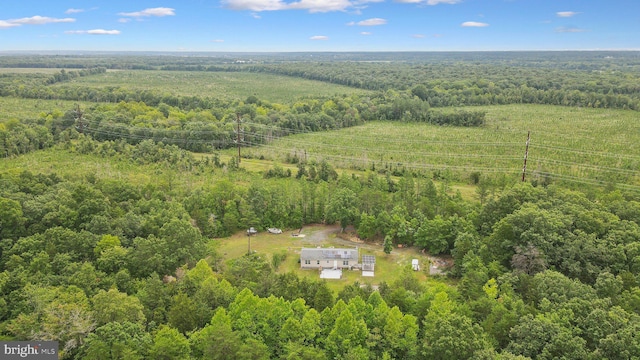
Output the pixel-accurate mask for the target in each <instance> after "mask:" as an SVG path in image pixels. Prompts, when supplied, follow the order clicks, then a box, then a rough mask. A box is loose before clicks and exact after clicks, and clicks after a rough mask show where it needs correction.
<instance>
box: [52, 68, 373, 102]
mask: <svg viewBox="0 0 640 360" xmlns="http://www.w3.org/2000/svg"><path fill="white" fill-rule="evenodd" d="M72 85H80V86H89V87H95V88H103V87H109V86H110V87H122V88H126V89H129V90H155V91H158V92H166V93H167V94H171V95H186V96H200V97H213V98H217V99H222V100H237V99H238V100H244V99H246V98H247V96H249V95H255V96H257V97H258V98H260V99H264V100H267V101H271V102H292V101H295V100H296V99H298V98H300V97H305V96H324V95H327V96H328V95H335V94H353V93H368V91H366V90H360V89H354V88H351V87H347V86H342V85H336V84H330V83H327V82H322V81H315V80H305V79H299V78H294V77H289V76H283V75H271V74H259V73H244V72H203V71H198V72H196V71H149V70H138V71H136V70H117V71H108V72H107V73H105V74H100V75H94V76H86V77H82V78H76V79H74V80H72V81H70V82H65V83H61V84H57V85H55V86H65V87H66V86H72ZM55 86H54V87H55Z"/></svg>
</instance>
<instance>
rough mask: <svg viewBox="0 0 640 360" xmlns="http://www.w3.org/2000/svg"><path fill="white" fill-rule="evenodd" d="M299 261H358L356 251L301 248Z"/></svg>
mask: <svg viewBox="0 0 640 360" xmlns="http://www.w3.org/2000/svg"><path fill="white" fill-rule="evenodd" d="M300 259H301V260H356V261H357V260H358V249H338V248H303V249H302V250H300Z"/></svg>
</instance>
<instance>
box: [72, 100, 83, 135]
mask: <svg viewBox="0 0 640 360" xmlns="http://www.w3.org/2000/svg"><path fill="white" fill-rule="evenodd" d="M73 112H74V114H75V120H76V129H78V132H80V134H84V122H83V118H82V117H83V116H84V112H82V110H81V109H80V105H79V104H76V108H75V110H74V111H73Z"/></svg>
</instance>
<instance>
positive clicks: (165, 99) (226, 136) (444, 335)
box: [0, 52, 640, 360]
mask: <svg viewBox="0 0 640 360" xmlns="http://www.w3.org/2000/svg"><path fill="white" fill-rule="evenodd" d="M554 55H555V56H558V57H559V58H560V59H561V60H562V61H559V60H558V61H557V63H556V62H555V61H551V60H545V56H542V55H540V54H537V55H531V54H519V53H517V54H511V57H510V56H506V55H505V54H483V56H480V55H478V54H457V55H451V56H450V57H446V58H445V59H444V60H443V58H441V57H442V56H444V55H443V54H435V55H433V56H434V59H432V60H425V59H424V54H406V55H405V56H406V57H405V58H404V61H403V62H399V63H398V64H395V65H393V66H390V65H389V64H385V63H382V62H378V61H385V60H388V59H387V58H386V56H388V55H387V54H378V55H372V56H379V57H380V58H374V59H375V60H376V61H375V62H371V63H363V62H361V61H360V60H363V58H362V57H363V56H364V55H362V54H350V55H348V54H339V55H336V56H338V57H340V58H339V59H338V60H336V59H334V60H331V59H330V57H331V56H332V54H326V55H325V56H326V57H327V58H324V59H321V60H320V61H323V62H324V63H326V64H325V65H322V67H321V66H310V65H309V63H307V62H305V61H304V56H305V55H304V54H290V56H289V57H286V61H285V60H282V59H281V56H282V55H277V54H269V55H266V54H265V55H263V57H259V56H258V57H255V59H256V60H252V61H250V62H244V63H242V64H235V63H234V61H235V59H236V57H233V56H231V55H229V57H222V58H214V59H208V58H201V57H198V56H194V57H184V58H183V57H181V58H172V57H162V56H150V57H145V56H140V57H127V56H124V57H91V58H84V57H80V56H59V57H55V56H53V57H49V56H42V57H40V56H28V57H22V58H21V57H11V56H7V57H0V64H2V66H5V67H24V68H34V67H35V68H47V67H54V68H61V67H63V68H66V69H67V70H60V71H58V70H55V72H49V73H37V72H34V73H25V74H17V73H15V74H14V73H0V95H1V96H3V97H11V98H25V99H31V98H39V99H70V100H82V101H89V102H90V105H86V106H84V105H83V106H80V105H77V106H75V107H73V108H68V109H67V110H66V111H59V110H56V111H54V110H50V111H47V110H42V111H40V110H41V109H39V111H40V112H39V114H38V115H37V116H33V117H28V118H21V119H16V118H12V119H6V118H3V119H1V120H0V153H1V154H2V159H1V160H0V161H2V162H4V163H5V164H9V163H10V162H11V164H17V165H7V166H6V167H4V165H3V167H2V168H1V169H3V170H0V339H2V340H7V341H8V340H32V339H36V340H55V341H59V344H60V357H61V358H62V359H143V358H148V359H560V358H562V359H594V360H595V359H634V358H640V338H638V336H637V334H638V333H639V332H640V193H639V192H637V191H633V190H622V189H616V187H615V185H612V186H609V187H606V186H605V187H601V186H596V185H594V186H584V187H583V188H582V189H581V190H580V191H576V190H572V189H569V188H567V187H564V186H562V184H555V183H552V182H539V181H535V182H534V181H529V182H523V181H521V180H520V178H515V177H510V176H506V175H504V174H501V173H482V174H481V173H477V172H476V173H471V174H466V175H467V176H466V179H469V180H468V183H469V184H470V186H471V189H472V195H471V196H469V195H467V196H463V195H462V194H461V192H460V191H455V190H453V185H454V184H452V183H451V179H450V178H448V177H446V176H441V177H438V176H435V174H436V173H437V171H436V170H433V171H402V172H395V173H393V172H389V171H384V169H375V170H372V169H365V170H364V171H346V170H345V169H338V168H336V166H335V164H332V163H331V162H328V161H324V160H322V161H316V160H307V159H305V158H295V159H290V161H289V162H290V165H292V167H287V168H286V169H285V168H283V167H282V166H281V165H279V164H277V163H274V164H272V165H270V166H269V170H267V171H250V170H248V169H247V168H245V167H243V166H242V160H244V159H241V158H239V157H235V156H229V155H228V154H229V153H225V156H221V153H220V151H223V150H224V149H226V148H232V147H234V146H235V145H237V144H236V143H234V140H237V139H238V138H239V135H242V141H243V142H244V143H246V145H249V144H251V145H252V146H256V147H259V146H263V145H265V144H269V142H270V141H271V140H272V139H275V138H278V137H284V136H290V135H295V134H296V132H321V131H328V130H335V129H342V128H350V127H356V126H359V125H361V124H363V123H368V122H372V121H377V120H391V121H399V122H415V123H418V124H423V125H424V126H446V127H451V128H453V127H465V128H469V129H471V130H473V129H474V128H478V127H482V126H484V117H485V113H484V112H483V111H478V110H477V109H475V108H474V107H466V108H458V109H452V108H443V106H451V105H456V106H457V105H473V104H476V102H477V104H478V105H480V103H482V102H484V101H488V102H489V103H491V104H501V103H513V102H516V103H519V102H527V103H542V104H557V105H560V104H562V105H571V106H589V107H612V108H624V109H626V110H627V111H635V110H638V109H639V108H638V104H639V101H640V95H639V94H640V91H639V89H638V85H637V84H638V82H637V80H638V77H639V75H638V61H639V58H638V55H637V54H636V53H611V54H609V53H595V52H594V53H588V54H582V53H579V54H577V55H574V54H565V53H558V54H554ZM610 55H611V56H613V59H608V58H607V59H605V58H604V57H605V56H610ZM245 56H249V55H245ZM421 56H422V57H421ZM567 59H568V60H567ZM507 62H510V64H511V65H514V64H515V65H517V66H509V64H507ZM625 65H628V67H625ZM116 66H120V67H126V68H131V69H134V68H135V69H141V71H150V70H158V69H160V68H164V70H165V71H178V70H189V71H196V69H195V68H194V69H191V68H190V67H204V68H201V69H198V70H200V71H231V70H232V69H231V67H233V68H234V69H233V70H232V71H250V72H272V73H276V74H280V75H286V76H299V77H305V78H312V79H316V80H322V81H329V82H334V83H341V84H346V85H349V86H352V87H365V88H368V89H372V90H373V91H372V92H371V94H370V95H369V96H367V95H362V94H345V95H332V96H318V97H305V98H299V99H297V100H296V101H294V102H292V103H287V104H280V103H276V102H270V101H267V100H264V99H260V98H258V97H256V96H255V95H253V94H247V95H246V96H244V97H242V98H240V99H236V100H223V99H217V98H213V97H208V96H202V95H201V94H194V95H193V96H190V97H186V96H182V95H175V94H170V93H166V92H165V91H163V90H162V89H160V90H149V91H147V92H139V91H136V90H135V89H131V88H127V87H125V86H123V87H121V88H111V87H103V88H97V87H95V88H91V87H83V86H81V85H78V84H76V83H74V81H76V80H78V79H82V78H85V77H95V76H102V75H104V74H105V73H107V71H108V70H107V69H114V68H116ZM236 67H237V68H236ZM323 68H324V71H323V70H322V69H323ZM387 68H388V69H387ZM376 69H377V70H376ZM445 69H447V70H446V71H445ZM624 69H626V70H624ZM374 70H375V71H381V72H380V73H379V74H380V76H378V75H376V73H375V72H374ZM301 71H304V74H303V73H301ZM316 71H317V72H316ZM412 73H413V74H414V75H411V74H412ZM364 74H368V75H369V76H372V79H373V80H371V81H368V80H367V81H365V83H366V86H365V84H364V83H363V84H357V83H350V82H351V80H350V79H355V78H362V76H364ZM361 75H362V76H361ZM436 75H437V76H436ZM585 79H589V81H591V82H593V84H587V83H585V82H584V81H583V80H585ZM483 99H484V100H483ZM599 100H602V101H604V102H599V103H598V102H597V101H599ZM583 101H584V103H583ZM240 124H241V125H240ZM394 124H395V123H394ZM239 131H240V132H241V134H239V133H238V132H239ZM194 152H198V153H194ZM51 154H56V156H60V157H64V158H69V159H73V160H74V161H76V162H77V163H78V164H79V165H77V166H78V169H76V172H77V174H75V175H63V174H61V173H59V172H57V171H52V170H51V168H49V169H48V170H45V169H44V168H39V167H38V166H32V164H34V162H33V161H32V160H28V159H29V158H28V157H27V156H29V155H35V156H43V157H45V156H50V155H51ZM231 154H233V153H231ZM234 155H235V154H234ZM22 159H25V160H24V161H23V162H21V161H22ZM83 161H87V162H94V163H97V164H103V163H109V164H122V166H126V167H127V168H130V169H138V170H136V171H138V172H139V173H140V174H142V173H144V174H145V175H148V176H149V178H150V180H146V181H145V180H140V179H142V177H140V179H138V180H137V181H132V180H131V178H123V177H113V176H108V175H105V174H103V173H97V172H91V171H88V172H87V171H85V170H83V169H81V168H80V167H81V165H80V164H82V163H83ZM292 168H293V169H294V170H291V169H292ZM630 171H631V170H630ZM177 174H184V176H185V177H189V178H190V179H191V181H190V182H189V183H188V184H185V183H181V182H179V181H177V180H176V178H177V177H178V176H179V175H177ZM308 224H338V225H339V227H340V228H341V229H343V230H345V229H352V230H351V231H353V232H354V233H355V234H357V236H358V237H359V238H360V239H362V240H363V241H366V242H367V243H370V244H379V245H380V247H381V248H382V246H383V245H382V244H385V247H388V248H389V252H391V249H392V248H397V246H398V245H401V246H402V247H410V248H416V249H419V250H421V251H424V252H426V253H428V254H431V255H439V256H445V257H447V258H451V259H452V261H453V266H452V267H451V268H450V269H449V270H448V272H447V273H446V274H445V275H441V276H430V277H428V278H427V280H426V281H425V280H419V278H418V277H417V275H416V273H415V272H414V271H412V270H411V268H410V267H404V266H398V269H397V278H396V280H394V281H392V282H381V283H379V284H376V285H375V287H374V286H373V285H372V284H370V283H367V284H365V283H359V282H355V283H352V284H348V285H346V286H344V287H343V288H341V289H340V290H339V291H334V290H332V288H331V287H330V284H329V283H328V282H327V281H326V280H320V279H315V278H314V279H311V278H309V277H305V276H301V275H300V273H299V272H295V271H283V268H282V262H283V261H284V260H285V258H287V257H289V258H290V257H295V256H297V255H296V254H295V253H294V252H291V253H261V252H248V253H247V254H246V255H244V256H240V257H237V258H233V259H228V258H226V257H225V255H226V254H224V253H223V252H222V251H220V249H219V242H220V239H223V238H228V237H230V236H233V235H234V234H237V233H239V232H244V231H245V230H246V229H247V228H248V227H255V228H256V229H259V230H261V231H262V230H265V229H266V228H268V227H278V228H282V229H299V228H301V227H302V226H306V225H308ZM385 252H386V251H385Z"/></svg>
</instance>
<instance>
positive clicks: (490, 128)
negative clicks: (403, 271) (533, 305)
mask: <svg viewBox="0 0 640 360" xmlns="http://www.w3.org/2000/svg"><path fill="white" fill-rule="evenodd" d="M477 109H479V110H484V111H486V112H487V115H486V125H485V126H484V127H480V128H462V127H442V126H434V125H429V124H422V123H405V122H378V121H375V122H369V123H367V124H365V125H363V126H357V127H352V128H346V129H341V130H338V131H331V132H317V133H305V134H297V135H294V136H289V137H285V138H280V139H278V140H276V141H274V142H272V143H271V144H269V145H268V146H262V147H255V148H251V149H246V150H245V154H247V156H251V157H256V158H262V157H264V158H272V159H279V160H280V161H284V160H286V159H287V158H289V159H291V158H294V157H297V158H299V159H303V158H305V157H306V158H307V159H327V160H330V161H331V162H334V163H336V164H339V166H341V167H351V168H361V169H373V168H376V169H381V168H388V169H391V170H394V171H397V170H398V169H400V170H401V169H403V168H406V169H416V170H428V171H436V172H439V173H443V174H444V173H446V172H447V171H448V170H449V171H450V172H451V174H452V176H454V177H455V176H456V175H455V174H466V175H468V174H469V173H472V172H480V173H483V174H484V173H504V174H509V175H511V176H518V174H520V173H521V172H522V168H523V159H524V153H525V148H526V146H525V145H526V141H527V134H528V133H530V136H531V138H530V145H529V154H528V159H527V173H528V176H529V177H530V179H531V178H533V179H536V178H537V179H538V181H548V180H549V179H551V180H563V179H564V180H571V181H574V182H585V183H599V184H607V183H609V182H611V183H618V184H628V185H630V187H633V188H635V189H638V187H639V186H640V171H639V170H638V169H640V145H638V141H639V140H640V139H639V138H640V123H638V121H637V119H638V115H637V113H636V112H634V111H623V110H607V109H584V108H571V107H558V106H545V105H505V106H488V107H479V108H477ZM466 175H463V176H466ZM457 176H460V175H457ZM461 180H464V179H461Z"/></svg>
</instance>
